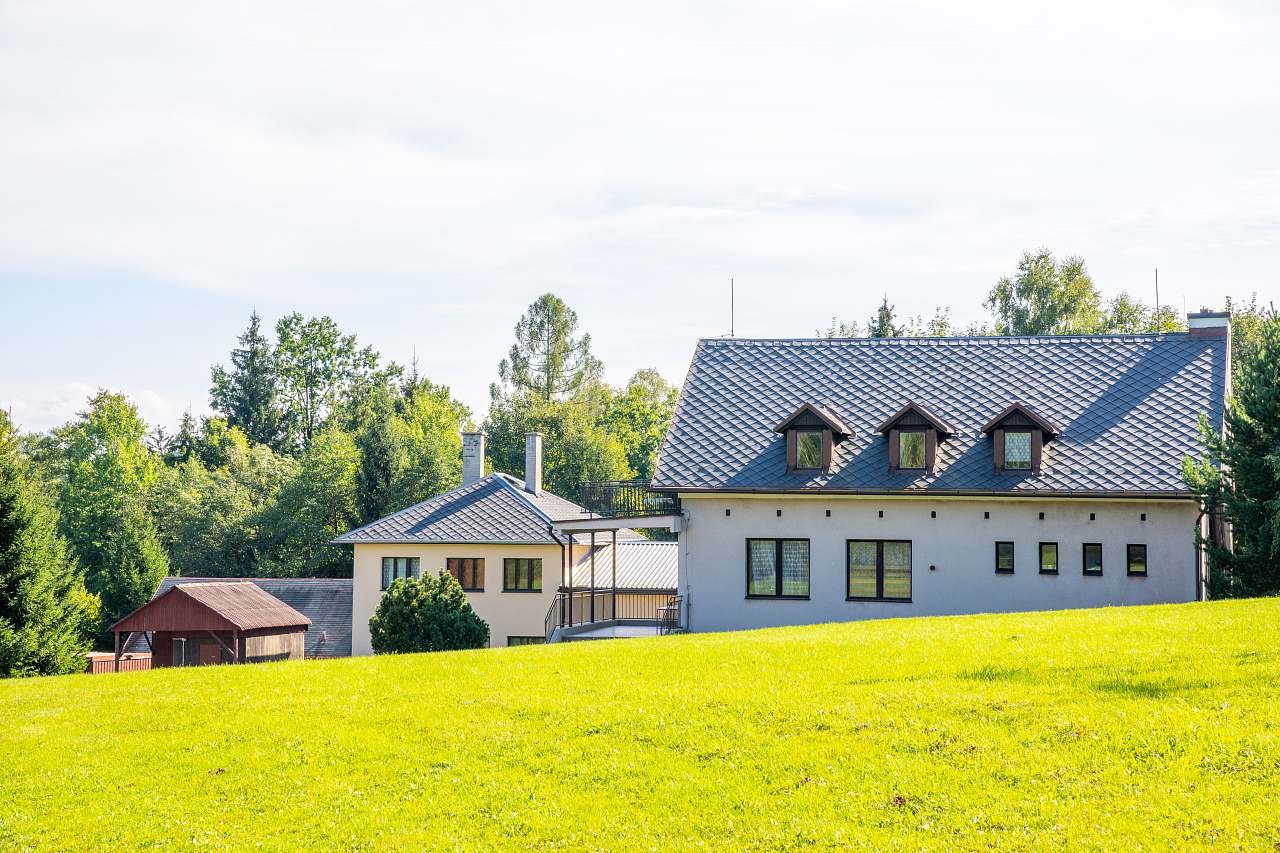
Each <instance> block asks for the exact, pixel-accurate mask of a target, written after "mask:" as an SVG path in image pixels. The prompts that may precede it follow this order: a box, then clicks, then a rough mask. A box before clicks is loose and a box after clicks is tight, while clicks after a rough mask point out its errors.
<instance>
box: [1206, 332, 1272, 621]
mask: <svg viewBox="0 0 1280 853" xmlns="http://www.w3.org/2000/svg"><path fill="white" fill-rule="evenodd" d="M1234 381H1235V387H1234V392H1233V394H1232V396H1231V398H1230V399H1229V400H1228V402H1227V409H1226V415H1225V420H1226V431H1225V435H1224V434H1221V433H1219V432H1217V431H1216V430H1214V429H1212V428H1211V426H1210V424H1209V423H1208V422H1207V421H1206V420H1204V419H1202V420H1201V424H1200V432H1201V440H1202V442H1203V444H1204V446H1205V449H1206V451H1207V452H1206V455H1205V456H1203V457H1201V458H1200V459H1198V460H1193V459H1191V458H1187V459H1185V460H1184V461H1183V479H1184V480H1185V481H1186V483H1187V486H1188V487H1189V488H1190V489H1191V490H1192V491H1193V492H1195V494H1196V495H1197V496H1198V497H1199V499H1200V501H1201V505H1202V506H1204V507H1206V508H1208V509H1210V510H1212V511H1215V512H1222V513H1224V514H1225V517H1226V519H1227V521H1229V522H1230V523H1231V527H1232V534H1233V537H1234V549H1228V548H1226V547H1224V546H1223V544H1222V543H1219V542H1210V543H1209V545H1208V547H1209V560H1210V563H1209V565H1210V593H1211V594H1213V595H1219V596H1239V595H1266V594H1275V593H1277V592H1280V315H1277V313H1276V311H1275V309H1274V308H1272V309H1271V310H1269V311H1267V312H1265V314H1264V315H1263V316H1262V318H1261V320H1260V322H1259V324H1258V328H1257V338H1256V341H1255V342H1254V346H1253V347H1251V348H1250V349H1249V350H1248V351H1247V352H1246V353H1245V355H1244V357H1243V358H1242V359H1241V360H1240V362H1239V363H1238V365H1237V367H1236V378H1235V380H1234Z"/></svg>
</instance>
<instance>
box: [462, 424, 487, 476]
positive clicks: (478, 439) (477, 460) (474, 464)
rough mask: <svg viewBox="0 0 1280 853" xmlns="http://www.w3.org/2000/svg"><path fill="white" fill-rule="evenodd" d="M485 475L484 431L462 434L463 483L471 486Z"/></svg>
mask: <svg viewBox="0 0 1280 853" xmlns="http://www.w3.org/2000/svg"><path fill="white" fill-rule="evenodd" d="M483 476H484V433H482V432H464V433H463V434H462V485H464V486H469V485H471V484H472V483H474V482H476V481H477V480H479V479H480V478H481V477H483Z"/></svg>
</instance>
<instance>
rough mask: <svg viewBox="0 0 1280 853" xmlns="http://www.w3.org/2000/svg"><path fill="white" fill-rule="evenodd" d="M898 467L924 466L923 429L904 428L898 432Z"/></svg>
mask: <svg viewBox="0 0 1280 853" xmlns="http://www.w3.org/2000/svg"><path fill="white" fill-rule="evenodd" d="M898 467H899V468H910V469H923V468H924V431H923V430H903V431H902V432H900V433H898Z"/></svg>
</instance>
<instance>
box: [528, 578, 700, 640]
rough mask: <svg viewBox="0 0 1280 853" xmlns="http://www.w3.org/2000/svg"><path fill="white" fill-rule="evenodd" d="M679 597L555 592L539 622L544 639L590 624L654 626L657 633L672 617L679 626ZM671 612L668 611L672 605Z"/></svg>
mask: <svg viewBox="0 0 1280 853" xmlns="http://www.w3.org/2000/svg"><path fill="white" fill-rule="evenodd" d="M679 601H680V597H679V596H678V595H674V594H673V593H672V591H669V590H632V589H627V590H621V589H620V590H618V591H617V593H615V592H614V591H613V590H612V589H575V590H562V591H560V592H558V593H556V595H555V598H553V599H552V600H551V606H550V607H549V608H547V615H546V617H545V618H544V619H543V631H544V635H545V637H546V639H547V640H550V639H551V635H552V634H554V633H555V632H556V630H557V629H558V628H572V627H574V626H577V625H591V624H593V623H596V622H620V623H626V622H630V623H633V624H634V623H645V624H649V625H654V624H656V625H657V626H658V629H659V631H658V632H659V633H663V634H665V633H670V631H668V630H663V629H662V628H663V625H664V624H665V623H668V622H671V621H672V619H673V614H674V625H673V628H674V629H678V628H679V627H680V624H679V623H680V605H679ZM673 602H674V603H675V605H674V611H672V610H671V608H672V603H673Z"/></svg>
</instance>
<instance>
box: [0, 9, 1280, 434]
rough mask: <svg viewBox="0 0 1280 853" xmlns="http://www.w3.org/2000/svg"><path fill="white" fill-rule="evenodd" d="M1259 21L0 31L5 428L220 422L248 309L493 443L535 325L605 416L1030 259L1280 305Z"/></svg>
mask: <svg viewBox="0 0 1280 853" xmlns="http://www.w3.org/2000/svg"><path fill="white" fill-rule="evenodd" d="M1277 44H1280V5H1277V4H1275V3H1274V2H1270V0H1258V2H1237V3H1212V2H1176V0H1166V2H1159V3H1155V2H1151V3H1145V2H1143V3H1139V2H1132V3H1127V2H1122V0H1110V2H1072V3H1070V4H1063V3H1036V2H1028V1H1027V0H1017V2H1014V0H1009V2H1003V1H1002V2H993V0H970V2H967V3H963V4H960V3H954V2H919V0H917V2H899V3H885V2H879V0H878V1H877V2H869V3H858V2H850V3H836V2H803V0H790V1H789V2H784V3H759V2H755V3H752V2H737V3H719V2H699V3H688V2H676V3H664V2H645V3H626V4H610V3H601V2H589V3H566V4H561V3H550V2H547V3H541V2H540V3H529V4H517V3H510V2H507V3H500V4H490V3H486V2H467V3H456V2H450V3H442V2H427V3H423V2H412V3H410V2H404V3H379V2H361V3H350V4H343V5H338V4H325V3H316V2H308V3H292V4H291V3H287V2H281V3H273V4H258V3H244V4H237V3H217V4H187V3H172V2H155V3H148V2H136V3H128V4H118V3H110V4H104V3H83V4H74V3H68V4H61V3H59V4H53V3H43V2H32V3H14V2H9V0H0V408H4V409H7V410H8V411H10V412H11V414H12V416H13V417H14V419H15V420H16V421H18V423H19V424H20V425H21V426H22V427H23V428H24V429H28V430H44V429H48V428H50V427H52V426H55V425H57V424H60V423H63V422H65V421H66V420H68V419H70V418H72V417H74V415H75V413H76V412H77V411H79V410H80V409H82V408H83V404H84V400H85V398H86V397H87V396H88V395H89V394H91V393H92V392H93V391H94V390H95V389H96V388H98V387H106V388H111V389H113V390H118V391H123V392H125V393H127V394H128V395H129V396H130V397H131V398H132V399H133V400H134V401H135V402H136V403H137V404H138V406H139V409H140V411H141V412H142V414H143V416H144V417H145V418H147V419H148V420H149V421H150V422H151V423H158V424H162V425H166V426H168V427H172V426H173V425H175V424H176V423H177V421H178V419H179V418H180V417H181V414H182V412H183V411H184V410H186V409H191V410H192V411H193V412H194V413H196V414H197V415H198V414H202V413H204V412H206V411H207V406H208V386H209V369H210V366H211V365H212V364H215V363H219V362H224V361H225V360H226V358H227V355H228V352H229V351H230V349H231V348H232V347H233V346H234V345H235V338H236V336H237V335H238V334H239V333H240V332H241V331H242V330H243V328H244V326H245V324H246V322H247V319H248V316H249V313H250V312H251V311H253V310H257V311H258V312H259V313H261V314H262V315H263V316H264V317H265V318H266V319H267V320H268V321H270V322H272V323H274V321H275V320H276V319H277V318H279V317H280V316H281V315H283V314H286V313H288V312H291V311H300V312H302V313H303V314H306V315H322V314H327V315H330V316H332V317H333V318H334V319H335V320H336V321H337V322H338V324H339V325H340V326H341V327H342V328H343V329H344V330H346V331H348V332H351V333H354V334H356V335H357V337H358V339H359V340H360V342H361V343H362V344H369V345H372V346H373V347H374V348H375V349H377V350H378V351H380V352H381V353H382V354H383V355H384V357H386V358H389V359H394V360H396V361H398V362H401V363H404V362H407V361H409V360H410V359H411V358H413V357H415V356H416V358H417V362H418V366H419V370H420V372H421V373H423V374H424V375H426V376H428V377H429V378H430V379H432V380H433V381H435V382H440V383H444V384H447V385H449V386H450V387H451V388H452V389H453V392H454V394H455V395H456V396H458V397H459V398H460V399H462V400H463V401H464V402H466V403H467V404H468V405H470V406H471V407H472V409H473V412H474V413H475V415H476V419H477V420H480V419H482V418H483V415H484V412H485V409H486V408H487V401H488V385H489V383H490V382H492V381H493V380H494V379H495V378H496V375H497V364H498V361H499V360H500V359H501V358H502V356H503V355H504V354H505V352H506V350H507V349H508V348H509V347H510V346H511V343H512V340H513V334H512V327H513V326H514V325H515V323H516V321H517V320H518V319H519V317H520V315H521V314H522V313H523V311H524V310H525V308H526V307H527V306H528V304H529V303H530V302H532V301H533V300H534V299H535V298H536V297H537V296H538V295H539V294H541V293H544V292H547V291H552V292H555V293H557V294H558V295H560V296H561V297H562V298H564V299H565V300H566V301H567V302H568V303H569V304H570V306H571V307H573V308H574V309H575V310H576V311H577V313H578V316H579V320H580V324H581V328H582V329H583V330H584V331H587V332H589V333H590V334H591V336H592V341H593V348H594V350H595V352H596V354H597V355H598V356H599V357H600V358H601V359H602V360H603V361H604V363H605V368H606V378H607V379H608V380H609V381H611V382H613V383H615V384H621V383H624V382H625V381H626V379H627V378H628V376H630V375H631V374H632V373H633V372H634V371H636V370H638V369H640V368H645V367H656V368H657V369H658V370H659V371H661V372H662V374H663V375H664V376H666V377H667V379H668V380H670V381H672V382H674V383H677V384H678V383H679V382H681V381H682V380H683V377H684V374H685V371H686V369H687V367H688V363H689V359H690V357H691V355H692V353H693V349H694V346H695V344H696V341H697V339H698V338H699V337H704V336H716V335H722V334H727V333H728V332H729V326H730V311H729V280H730V278H733V279H734V281H735V290H736V300H735V301H736V310H735V318H734V325H735V331H736V333H737V334H738V335H739V336H755V337H781V336H808V335H813V334H814V332H815V330H817V329H818V328H825V327H826V326H827V325H828V324H829V322H830V321H831V318H833V317H838V318H840V319H841V320H858V321H860V322H863V323H865V321H866V318H867V317H868V316H869V315H870V314H871V313H872V312H873V311H874V309H875V308H876V306H877V304H878V303H879V301H880V299H881V298H882V297H884V296H888V298H889V300H890V302H891V303H893V304H894V305H895V306H896V308H897V310H898V312H899V314H901V315H917V314H923V315H926V316H928V315H931V314H932V313H933V311H934V310H935V308H937V307H947V308H949V309H950V310H951V315H952V318H953V320H954V321H956V322H957V323H958V324H960V325H965V324H967V323H968V322H970V321H974V320H986V319H989V318H988V316H987V314H986V311H985V310H984V308H983V306H982V302H983V299H984V298H985V295H986V293H987V292H988V291H989V290H990V288H991V286H992V285H993V284H994V283H995V281H996V280H997V279H998V278H1000V277H1001V276H1002V275H1008V274H1012V273H1013V272H1014V271H1015V270H1016V265H1017V262H1018V258H1019V256H1020V255H1021V253H1022V252H1023V251H1026V250H1034V249H1036V248H1039V247H1041V246H1044V247H1048V248H1050V249H1052V250H1053V251H1054V252H1056V253H1057V254H1059V255H1060V256H1066V255H1079V256H1082V257H1083V258H1085V260H1086V261H1087V263H1088V267H1089V270H1090V272H1091V274H1092V275H1093V278H1094V280H1095V282H1096V283H1097V284H1098V285H1099V287H1100V288H1101V290H1102V291H1103V293H1104V295H1105V296H1112V295H1114V294H1115V293H1118V292H1120V291H1122V290H1124V291H1128V292H1130V293H1132V294H1135V295H1137V296H1139V297H1141V298H1143V299H1144V300H1145V301H1147V302H1151V301H1154V298H1155V293H1154V290H1153V279H1154V272H1153V271H1154V270H1155V269H1156V268H1159V270H1160V277H1159V280H1160V295H1161V300H1162V302H1164V303H1166V304H1172V305H1174V306H1175V307H1176V308H1178V309H1179V310H1182V309H1183V308H1184V307H1185V308H1187V309H1190V310H1196V309H1197V308H1200V307H1210V308H1214V307H1220V306H1221V305H1222V303H1223V300H1224V299H1225V297H1227V296H1229V295H1234V296H1237V297H1240V296H1247V295H1249V294H1251V293H1257V294H1258V295H1259V297H1260V298H1261V299H1263V300H1264V301H1269V300H1273V299H1274V300H1276V301H1278V302H1280V273H1278V272H1277V270H1280V86H1278V85H1277V80H1280V51H1277V50H1276V47H1275V46H1276V45H1277Z"/></svg>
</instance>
